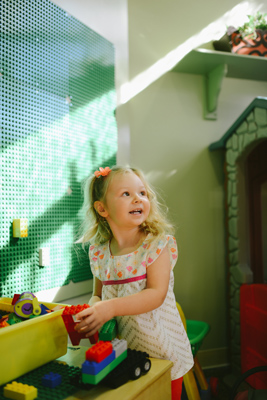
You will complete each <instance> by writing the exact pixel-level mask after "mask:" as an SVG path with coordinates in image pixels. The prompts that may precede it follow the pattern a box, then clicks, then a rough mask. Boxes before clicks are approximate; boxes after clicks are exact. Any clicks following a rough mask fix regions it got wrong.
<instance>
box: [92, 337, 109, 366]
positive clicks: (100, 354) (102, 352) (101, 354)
mask: <svg viewBox="0 0 267 400" xmlns="http://www.w3.org/2000/svg"><path fill="white" fill-rule="evenodd" d="M112 351H113V347H112V344H111V343H110V342H103V341H100V342H98V343H96V344H95V345H94V346H92V347H90V348H89V349H88V350H87V351H86V353H85V357H86V360H88V361H95V362H97V363H100V362H101V361H103V360H104V358H106V357H107V356H109V355H110V354H111V353H112Z"/></svg>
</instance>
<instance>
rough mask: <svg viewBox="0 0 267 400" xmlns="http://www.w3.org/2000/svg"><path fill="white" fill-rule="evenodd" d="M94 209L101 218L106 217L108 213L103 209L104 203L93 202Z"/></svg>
mask: <svg viewBox="0 0 267 400" xmlns="http://www.w3.org/2000/svg"><path fill="white" fill-rule="evenodd" d="M94 209H95V210H96V212H97V213H98V214H99V215H101V217H104V218H106V217H107V216H108V212H107V210H106V209H105V206H104V203H103V202H102V201H95V202H94Z"/></svg>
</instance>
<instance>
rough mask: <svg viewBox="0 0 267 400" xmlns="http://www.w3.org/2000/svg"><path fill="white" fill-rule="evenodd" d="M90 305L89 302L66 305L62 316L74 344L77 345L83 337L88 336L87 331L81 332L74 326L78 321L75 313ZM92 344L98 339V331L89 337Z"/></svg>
mask: <svg viewBox="0 0 267 400" xmlns="http://www.w3.org/2000/svg"><path fill="white" fill-rule="evenodd" d="M88 307H90V306H89V305H88V304H83V305H77V306H71V307H69V306H66V307H65V308H64V310H63V313H62V315H61V316H62V318H63V321H64V324H65V327H66V329H67V332H68V335H69V338H70V340H71V343H72V345H73V346H77V345H78V344H79V343H80V341H81V339H84V338H86V336H85V335H86V333H79V332H77V331H76V330H75V329H74V328H75V325H77V323H78V321H76V318H75V315H76V314H78V313H79V312H80V311H82V310H84V309H85V308H88ZM88 339H89V340H90V342H91V344H95V343H97V341H98V333H96V334H94V335H93V336H91V337H89V338H88Z"/></svg>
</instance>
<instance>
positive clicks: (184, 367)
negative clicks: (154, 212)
mask: <svg viewBox="0 0 267 400" xmlns="http://www.w3.org/2000/svg"><path fill="white" fill-rule="evenodd" d="M166 246H167V249H168V251H169V255H170V262H171V267H172V270H171V274H170V281H169V287H168V292H167V295H166V298H165V300H164V302H163V304H162V305H161V306H160V307H158V308H156V309H155V310H153V311H150V312H147V313H144V314H139V315H130V316H122V317H117V318H116V319H117V322H118V330H119V335H120V337H122V338H123V339H125V340H127V343H128V347H129V348H131V349H135V350H141V351H145V352H147V353H148V354H149V355H150V357H155V358H162V359H166V360H171V361H172V362H173V367H172V371H171V376H172V380H174V379H178V378H180V377H182V376H183V375H185V374H186V372H187V371H189V370H190V369H191V368H192V366H193V356H192V352H191V346H190V342H189V340H188V337H187V334H186V332H185V329H184V326H183V323H182V321H181V318H180V315H179V312H178V310H177V307H176V300H175V296H174V292H173V286H174V276H173V268H174V266H175V264H176V261H177V256H178V255H177V254H178V252H177V245H176V240H175V238H174V237H173V236H169V235H166V236H164V237H161V238H156V239H154V240H153V241H152V242H150V243H149V244H148V243H146V241H144V242H143V244H142V245H141V246H140V247H139V248H138V249H137V250H136V251H134V252H132V253H130V254H127V255H122V256H112V255H111V252H110V247H109V242H106V243H104V244H102V245H92V246H90V249H89V256H90V265H91V270H92V273H93V275H94V276H95V277H97V278H98V279H99V280H100V281H102V284H103V287H102V300H108V299H112V298H115V297H125V296H129V295H131V294H134V293H138V292H140V291H141V290H143V289H145V288H146V270H147V268H153V262H154V261H155V260H156V259H157V258H158V257H159V255H160V254H161V252H162V250H163V249H164V248H165V247H166Z"/></svg>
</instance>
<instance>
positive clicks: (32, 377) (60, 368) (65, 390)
mask: <svg viewBox="0 0 267 400" xmlns="http://www.w3.org/2000/svg"><path fill="white" fill-rule="evenodd" d="M49 372H54V373H57V374H59V375H61V376H62V383H61V384H60V385H59V386H56V387H55V388H48V387H45V386H43V385H42V377H43V376H44V375H46V374H48V373H49ZM80 374H81V370H80V368H79V367H71V366H68V365H67V364H65V363H59V362H57V361H52V362H50V363H47V364H45V365H43V366H42V367H40V368H37V369H35V370H34V371H32V372H29V373H28V374H25V375H23V376H21V377H19V378H17V379H14V380H13V381H16V382H20V383H24V384H27V385H31V386H34V387H36V388H37V389H38V400H47V399H53V400H63V399H65V398H66V397H68V396H70V395H72V394H74V393H75V392H77V391H78V387H77V386H76V385H75V384H72V383H71V382H72V381H73V382H74V381H75V378H76V377H77V380H78V379H79V377H80ZM8 383H9V382H8ZM5 386H6V385H3V386H0V400H6V397H4V395H3V392H4V387H5Z"/></svg>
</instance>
